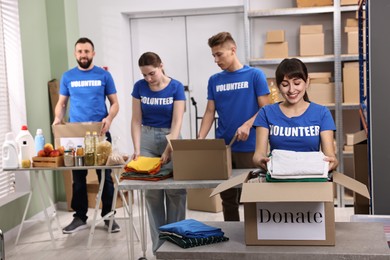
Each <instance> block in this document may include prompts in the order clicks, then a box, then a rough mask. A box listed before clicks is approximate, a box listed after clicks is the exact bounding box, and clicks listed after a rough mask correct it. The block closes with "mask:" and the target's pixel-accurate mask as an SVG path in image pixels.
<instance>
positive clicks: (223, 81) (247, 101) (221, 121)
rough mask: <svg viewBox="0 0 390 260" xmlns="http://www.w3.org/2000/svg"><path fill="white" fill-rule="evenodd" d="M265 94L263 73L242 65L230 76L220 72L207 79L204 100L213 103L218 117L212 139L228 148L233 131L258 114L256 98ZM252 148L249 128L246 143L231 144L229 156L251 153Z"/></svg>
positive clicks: (252, 138)
mask: <svg viewBox="0 0 390 260" xmlns="http://www.w3.org/2000/svg"><path fill="white" fill-rule="evenodd" d="M267 94H269V88H268V84H267V80H266V77H265V75H264V73H263V72H262V71H261V70H259V69H257V68H252V67H249V66H247V65H245V66H244V67H243V68H242V69H239V70H237V71H234V72H228V71H222V72H219V73H217V74H214V75H213V76H211V77H210V79H209V83H208V95H207V99H208V100H214V103H215V109H216V111H217V113H218V126H217V133H216V138H223V139H225V143H226V144H228V143H230V141H231V140H232V138H233V136H234V134H235V133H236V131H237V129H238V128H239V127H240V126H241V125H242V124H243V123H244V122H245V121H247V120H248V119H249V118H251V117H252V116H254V115H255V114H256V113H257V112H258V111H259V108H260V107H259V104H258V102H257V98H258V97H259V96H263V95H267ZM255 145H256V133H255V129H254V128H251V130H250V134H249V137H248V140H247V141H245V142H243V141H240V142H235V143H234V144H233V146H232V151H233V152H253V151H254V150H255Z"/></svg>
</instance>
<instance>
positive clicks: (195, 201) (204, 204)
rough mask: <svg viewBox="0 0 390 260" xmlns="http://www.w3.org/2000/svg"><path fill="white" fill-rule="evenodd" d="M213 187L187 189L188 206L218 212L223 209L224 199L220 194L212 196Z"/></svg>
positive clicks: (193, 208) (192, 208)
mask: <svg viewBox="0 0 390 260" xmlns="http://www.w3.org/2000/svg"><path fill="white" fill-rule="evenodd" d="M212 191H213V189H190V190H187V208H188V209H191V210H199V211H206V212H212V213H217V212H221V211H222V200H221V197H220V196H219V195H216V196H213V197H210V194H211V192H212Z"/></svg>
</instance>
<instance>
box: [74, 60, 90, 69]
mask: <svg viewBox="0 0 390 260" xmlns="http://www.w3.org/2000/svg"><path fill="white" fill-rule="evenodd" d="M77 63H78V64H79V66H80V67H81V68H83V69H88V68H89V66H91V64H92V59H88V58H85V59H79V60H77Z"/></svg>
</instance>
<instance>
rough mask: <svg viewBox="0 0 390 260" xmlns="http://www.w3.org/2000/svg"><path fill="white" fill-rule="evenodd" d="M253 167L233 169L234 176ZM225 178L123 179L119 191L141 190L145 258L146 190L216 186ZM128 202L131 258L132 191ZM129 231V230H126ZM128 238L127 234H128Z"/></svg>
mask: <svg viewBox="0 0 390 260" xmlns="http://www.w3.org/2000/svg"><path fill="white" fill-rule="evenodd" d="M249 171H251V169H233V171H232V176H231V177H235V176H238V175H240V174H242V173H249ZM223 181H225V180H185V181H177V180H173V178H169V179H165V180H161V181H155V182H154V181H142V180H122V181H121V182H119V184H118V190H119V191H132V190H139V191H140V215H141V216H140V226H141V247H142V252H143V259H146V247H147V239H146V228H145V222H146V214H145V194H144V192H145V190H162V189H208V188H215V187H217V186H218V185H219V184H220V183H221V182H223ZM117 182H118V180H117ZM128 194H129V196H128V203H127V204H126V205H125V206H126V207H127V209H126V211H127V212H128V214H129V223H130V224H129V225H128V227H129V229H130V231H129V232H130V243H129V244H130V252H129V259H132V260H133V259H135V258H134V226H133V208H132V200H133V198H132V193H131V192H128ZM126 232H127V230H126ZM126 238H127V235H126Z"/></svg>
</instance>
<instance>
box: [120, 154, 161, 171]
mask: <svg viewBox="0 0 390 260" xmlns="http://www.w3.org/2000/svg"><path fill="white" fill-rule="evenodd" d="M160 168H161V159H160V157H146V156H138V158H137V160H131V161H130V162H128V163H127V165H126V166H125V171H126V172H129V171H131V172H139V173H150V174H155V173H157V172H158V171H159V170H160Z"/></svg>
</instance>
